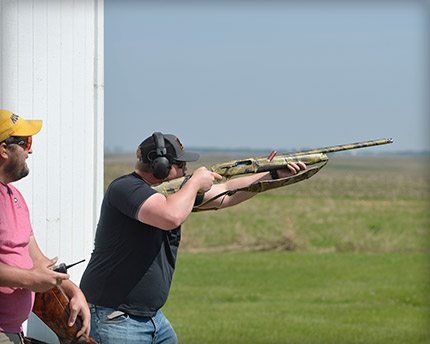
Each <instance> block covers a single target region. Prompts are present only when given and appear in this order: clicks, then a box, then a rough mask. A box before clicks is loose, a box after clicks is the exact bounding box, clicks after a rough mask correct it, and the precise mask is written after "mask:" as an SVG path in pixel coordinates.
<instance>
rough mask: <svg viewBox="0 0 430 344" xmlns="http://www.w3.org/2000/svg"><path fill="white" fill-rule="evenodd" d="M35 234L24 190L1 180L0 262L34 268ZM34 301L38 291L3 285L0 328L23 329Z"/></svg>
mask: <svg viewBox="0 0 430 344" xmlns="http://www.w3.org/2000/svg"><path fill="white" fill-rule="evenodd" d="M32 235H33V230H32V228H31V224H30V214H29V211H28V207H27V204H26V203H25V201H24V198H23V197H22V195H21V193H20V192H19V191H18V190H17V189H16V188H15V187H14V186H12V185H11V184H3V183H2V182H0V262H2V263H4V264H7V265H12V266H17V267H20V268H23V269H31V268H32V267H33V261H32V260H31V258H30V254H29V243H30V237H31V236H32ZM33 303H34V293H33V292H32V291H30V290H28V289H23V288H9V287H0V330H1V331H4V332H10V333H18V332H21V331H22V323H23V322H24V321H25V320H26V319H27V318H28V317H29V315H30V313H31V309H32V308H33Z"/></svg>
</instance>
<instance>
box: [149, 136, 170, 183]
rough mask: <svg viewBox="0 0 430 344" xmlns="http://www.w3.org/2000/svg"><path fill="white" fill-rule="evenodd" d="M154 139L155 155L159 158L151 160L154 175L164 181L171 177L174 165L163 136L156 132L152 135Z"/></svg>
mask: <svg viewBox="0 0 430 344" xmlns="http://www.w3.org/2000/svg"><path fill="white" fill-rule="evenodd" d="M152 138H153V139H154V142H155V153H156V154H157V157H156V158H155V159H153V160H151V170H152V174H153V175H154V177H155V178H157V179H164V178H166V177H167V176H168V175H169V173H170V169H171V168H172V163H171V162H170V160H169V158H168V157H167V149H166V147H165V145H164V136H163V134H162V133H160V132H155V133H154V134H152Z"/></svg>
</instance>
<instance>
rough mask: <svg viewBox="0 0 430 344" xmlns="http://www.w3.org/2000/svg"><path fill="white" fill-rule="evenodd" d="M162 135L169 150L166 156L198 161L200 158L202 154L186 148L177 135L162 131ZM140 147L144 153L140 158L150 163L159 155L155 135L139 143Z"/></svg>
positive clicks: (178, 159) (173, 158)
mask: <svg viewBox="0 0 430 344" xmlns="http://www.w3.org/2000/svg"><path fill="white" fill-rule="evenodd" d="M160 135H161V136H162V137H163V138H164V146H165V148H166V151H167V153H166V157H167V158H168V159H169V160H170V161H173V160H176V161H196V160H198V159H199V157H200V155H199V154H198V153H194V152H187V151H185V150H184V146H183V145H182V143H181V141H180V140H179V138H178V137H177V136H175V135H171V134H161V133H160ZM139 148H140V152H141V154H142V158H141V159H139V160H140V161H142V162H146V163H150V162H151V161H153V160H154V159H155V158H157V157H158V155H157V151H156V144H155V139H154V135H152V136H150V137H148V138H147V139H145V140H144V141H143V142H142V143H141V144H140V145H139Z"/></svg>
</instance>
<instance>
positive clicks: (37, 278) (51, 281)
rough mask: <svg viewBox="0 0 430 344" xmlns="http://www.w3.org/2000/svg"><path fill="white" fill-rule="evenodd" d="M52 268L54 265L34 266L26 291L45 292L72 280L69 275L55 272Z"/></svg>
mask: <svg viewBox="0 0 430 344" xmlns="http://www.w3.org/2000/svg"><path fill="white" fill-rule="evenodd" d="M51 261H52V260H51ZM52 266H53V265H52V264H51V265H49V266H33V268H32V269H30V270H29V279H28V285H27V286H26V289H30V290H32V291H34V292H45V291H47V290H49V289H52V288H54V287H55V286H56V285H60V284H61V283H62V282H63V281H65V280H68V279H69V278H70V276H69V274H65V273H61V272H55V271H53V270H52V269H51V267H52Z"/></svg>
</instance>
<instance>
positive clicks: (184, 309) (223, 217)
mask: <svg viewBox="0 0 430 344" xmlns="http://www.w3.org/2000/svg"><path fill="white" fill-rule="evenodd" d="M250 156H252V155H250ZM243 157H244V156H243V155H242V156H237V157H236V156H234V155H231V154H230V155H228V156H227V155H207V156H203V157H202V159H201V164H202V165H204V166H207V167H209V166H211V165H212V164H213V163H215V162H221V161H228V160H232V159H234V158H243ZM196 166H198V164H194V165H190V166H189V169H190V171H192V170H193V169H195V168H196ZM133 167H134V158H133V157H130V156H126V155H123V156H108V157H106V162H105V185H108V183H110V181H111V180H112V179H114V178H115V177H116V176H119V175H121V174H123V173H127V172H129V171H132V170H133ZM429 172H430V160H429V157H411V156H343V155H334V156H333V155H332V156H330V161H329V164H328V165H327V166H326V167H324V169H323V170H321V171H320V172H319V173H318V174H317V175H315V176H314V177H312V178H311V179H309V180H307V181H304V182H301V183H298V184H295V185H292V186H288V187H285V188H281V189H278V190H272V191H268V192H266V193H262V194H259V195H257V196H256V197H254V198H253V199H252V200H250V201H248V202H246V203H244V204H241V205H238V206H236V207H234V208H231V209H225V210H220V211H211V212H202V213H193V214H191V215H190V217H189V218H188V220H187V221H186V223H185V224H184V225H183V235H182V236H183V239H182V243H181V248H180V254H179V259H178V262H177V265H178V266H177V270H176V272H175V276H174V281H173V285H172V290H171V295H170V298H169V300H168V302H167V304H166V306H165V307H164V311H165V313H166V315H167V316H168V318H169V319H170V320H171V322H172V324H173V326H174V327H175V329H176V331H177V334H178V337H179V340H180V342H181V343H430V280H429V276H430V264H429V252H430V249H429V248H430V207H429V206H430V173H429Z"/></svg>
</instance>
